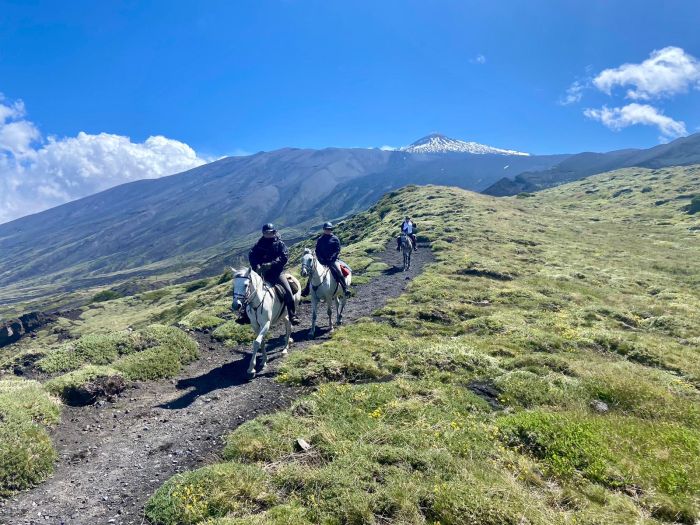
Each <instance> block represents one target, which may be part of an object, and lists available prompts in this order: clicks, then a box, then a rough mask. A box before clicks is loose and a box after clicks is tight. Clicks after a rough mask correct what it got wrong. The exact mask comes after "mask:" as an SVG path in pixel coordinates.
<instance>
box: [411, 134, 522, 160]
mask: <svg viewBox="0 0 700 525" xmlns="http://www.w3.org/2000/svg"><path fill="white" fill-rule="evenodd" d="M401 151H407V152H408V153H473V154H476V155H486V154H492V155H525V156H529V155H530V154H529V153H523V152H522V151H514V150H510V149H500V148H494V147H491V146H486V145H484V144H479V143H478V142H464V141H463V140H457V139H451V138H450V137H446V136H445V135H440V134H439V133H433V134H431V135H428V136H427V137H423V138H422V139H419V140H417V141H415V142H414V143H413V144H411V145H410V146H404V147H403V148H401Z"/></svg>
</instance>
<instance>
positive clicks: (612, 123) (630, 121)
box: [583, 103, 687, 140]
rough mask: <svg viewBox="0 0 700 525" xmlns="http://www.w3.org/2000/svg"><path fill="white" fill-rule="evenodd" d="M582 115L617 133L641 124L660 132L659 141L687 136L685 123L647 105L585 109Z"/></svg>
mask: <svg viewBox="0 0 700 525" xmlns="http://www.w3.org/2000/svg"><path fill="white" fill-rule="evenodd" d="M583 114H584V115H585V116H586V117H588V118H590V119H593V120H599V121H600V122H602V123H603V124H604V125H605V126H607V127H608V128H610V129H612V130H615V131H619V130H621V129H623V128H626V127H628V126H633V125H635V124H642V125H646V126H656V127H657V128H659V131H660V132H661V137H660V139H661V140H668V139H673V138H676V137H680V136H683V135H686V134H687V131H686V129H685V123H684V122H681V121H677V120H673V119H672V118H671V117H667V116H666V115H664V114H663V113H661V112H660V111H659V110H658V109H656V108H655V107H653V106H649V105H648V104H637V103H632V104H628V105H626V106H623V107H621V108H608V107H607V106H603V107H602V108H600V109H590V108H589V109H586V110H585V111H584V112H583Z"/></svg>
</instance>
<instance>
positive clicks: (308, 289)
mask: <svg viewBox="0 0 700 525" xmlns="http://www.w3.org/2000/svg"><path fill="white" fill-rule="evenodd" d="M310 292H311V279H310V278H309V279H307V280H306V286H304V289H303V290H302V291H301V296H302V297H308V296H309V293H310Z"/></svg>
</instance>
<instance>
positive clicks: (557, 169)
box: [482, 133, 700, 197]
mask: <svg viewBox="0 0 700 525" xmlns="http://www.w3.org/2000/svg"><path fill="white" fill-rule="evenodd" d="M697 163H700V133H696V134H694V135H690V136H688V137H683V138H680V139H677V140H674V141H673V142H671V143H669V144H661V145H659V146H655V147H653V148H650V149H647V150H638V149H628V150H619V151H611V152H609V153H579V154H578V155H572V156H570V157H568V158H567V159H565V160H563V161H562V162H561V163H560V164H557V165H556V166H554V167H552V168H550V169H548V170H542V171H534V172H531V171H527V172H523V173H521V174H519V175H517V176H515V177H514V178H512V179H511V178H507V177H504V178H502V179H501V180H499V181H498V182H496V183H495V184H493V185H492V186H490V187H488V188H486V189H485V190H484V191H483V192H482V193H485V194H486V195H493V196H496V197H503V196H507V195H516V194H518V193H520V192H531V191H538V190H541V189H544V188H550V187H552V186H556V185H558V184H563V183H565V182H570V181H573V180H578V179H582V178H584V177H588V176H590V175H595V174H596V173H603V172H605V171H610V170H614V169H619V168H627V167H632V166H638V167H645V168H661V167H666V166H687V165H690V164H697Z"/></svg>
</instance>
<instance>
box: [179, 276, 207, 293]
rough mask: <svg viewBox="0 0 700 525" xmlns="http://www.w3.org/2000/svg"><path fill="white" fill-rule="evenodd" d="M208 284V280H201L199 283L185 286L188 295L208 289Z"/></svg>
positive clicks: (195, 282)
mask: <svg viewBox="0 0 700 525" xmlns="http://www.w3.org/2000/svg"><path fill="white" fill-rule="evenodd" d="M208 284H209V280H208V279H200V280H199V281H193V282H191V283H189V284H187V285H186V286H185V291H186V292H187V293H190V292H194V291H196V290H201V289H202V288H206V287H207V285H208Z"/></svg>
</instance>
